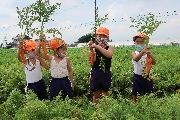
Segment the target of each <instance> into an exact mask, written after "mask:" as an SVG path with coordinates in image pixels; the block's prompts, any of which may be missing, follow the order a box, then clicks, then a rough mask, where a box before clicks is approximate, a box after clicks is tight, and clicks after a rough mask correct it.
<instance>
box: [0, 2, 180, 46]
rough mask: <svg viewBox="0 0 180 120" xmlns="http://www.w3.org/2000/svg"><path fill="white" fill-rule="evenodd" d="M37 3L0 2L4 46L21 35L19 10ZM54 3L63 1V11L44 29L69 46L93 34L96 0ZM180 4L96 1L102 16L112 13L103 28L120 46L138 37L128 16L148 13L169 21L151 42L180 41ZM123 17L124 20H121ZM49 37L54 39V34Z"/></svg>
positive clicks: (0, 40) (37, 24) (0, 38)
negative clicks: (55, 31) (55, 30)
mask: <svg viewBox="0 0 180 120" xmlns="http://www.w3.org/2000/svg"><path fill="white" fill-rule="evenodd" d="M35 1H36V0H1V2H0V43H2V41H3V39H4V37H5V36H6V37H7V39H8V42H11V40H12V37H13V36H16V35H17V34H19V33H21V32H22V30H21V29H20V28H19V27H17V26H16V25H17V23H18V22H19V19H18V17H17V13H16V7H19V8H20V9H22V8H23V7H25V6H28V5H30V4H32V3H33V2H35ZM51 1H53V2H51V3H52V4H53V3H55V2H61V3H62V4H61V9H60V10H58V11H56V14H55V15H54V16H52V18H53V19H54V20H55V21H54V22H53V21H50V22H48V23H46V25H45V28H52V27H56V28H58V29H59V30H60V32H61V33H62V35H63V37H62V38H63V39H64V40H65V41H66V42H67V43H69V44H70V43H73V42H76V41H77V40H78V38H80V37H81V36H83V35H85V34H87V33H90V32H92V30H91V28H92V22H94V0H51ZM179 5H180V1H179V0H97V6H98V8H99V11H100V13H99V15H100V16H103V15H105V14H106V13H109V20H107V22H106V23H104V24H103V25H102V26H104V27H107V28H109V30H110V39H112V40H113V41H115V42H119V41H120V42H121V43H133V42H132V37H133V36H134V35H135V34H137V32H135V30H136V29H135V28H129V26H130V24H131V22H130V19H129V17H134V18H136V16H137V15H138V14H143V15H144V14H148V13H149V12H152V13H153V14H155V15H158V16H159V13H160V16H161V17H158V20H163V21H166V22H167V23H165V24H162V25H160V27H159V28H158V29H157V30H156V31H155V32H154V33H153V35H152V36H151V41H150V42H151V43H164V42H171V41H176V42H178V41H180V7H179ZM74 6H76V7H74ZM174 11H176V12H174ZM167 12H168V13H167ZM175 14H177V15H175ZM164 15H165V16H164ZM167 15H169V16H167ZM122 18H123V20H124V21H122ZM113 19H114V20H113ZM115 21H116V22H115ZM33 27H40V24H39V23H34V24H33ZM60 28H61V29H60ZM47 36H48V37H51V38H52V35H47ZM35 38H36V36H34V37H33V39H35ZM127 40H129V41H127Z"/></svg>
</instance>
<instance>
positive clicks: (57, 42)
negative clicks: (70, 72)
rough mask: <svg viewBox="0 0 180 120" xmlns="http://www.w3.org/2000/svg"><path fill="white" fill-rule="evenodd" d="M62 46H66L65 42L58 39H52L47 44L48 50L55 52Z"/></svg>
mask: <svg viewBox="0 0 180 120" xmlns="http://www.w3.org/2000/svg"><path fill="white" fill-rule="evenodd" d="M62 45H66V43H65V41H64V40H62V39H59V38H55V39H52V40H51V41H50V43H49V46H50V49H51V50H53V51H55V50H56V49H57V48H59V47H61V46H62Z"/></svg>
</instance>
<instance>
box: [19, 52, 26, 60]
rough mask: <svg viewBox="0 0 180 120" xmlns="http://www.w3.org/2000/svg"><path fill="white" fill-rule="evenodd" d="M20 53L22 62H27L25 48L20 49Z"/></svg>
mask: <svg viewBox="0 0 180 120" xmlns="http://www.w3.org/2000/svg"><path fill="white" fill-rule="evenodd" d="M19 54H20V57H21V61H22V63H24V64H26V60H25V57H24V50H23V49H20V50H19Z"/></svg>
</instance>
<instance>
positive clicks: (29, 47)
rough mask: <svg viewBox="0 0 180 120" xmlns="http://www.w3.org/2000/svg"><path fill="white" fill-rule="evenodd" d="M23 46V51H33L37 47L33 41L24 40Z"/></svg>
mask: <svg viewBox="0 0 180 120" xmlns="http://www.w3.org/2000/svg"><path fill="white" fill-rule="evenodd" d="M23 46H24V49H25V50H35V49H36V46H37V45H36V42H35V41H34V40H26V41H25V42H24V44H23Z"/></svg>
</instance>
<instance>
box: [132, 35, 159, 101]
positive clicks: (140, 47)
mask: <svg viewBox="0 0 180 120" xmlns="http://www.w3.org/2000/svg"><path fill="white" fill-rule="evenodd" d="M145 37H146V34H144V33H140V34H138V35H136V36H134V37H133V41H134V44H135V47H136V51H135V52H132V54H131V55H132V61H133V64H134V76H133V79H132V99H133V102H137V100H136V99H137V93H139V94H141V95H142V94H146V93H151V92H153V91H154V88H153V82H152V81H148V80H147V78H143V76H142V69H143V68H144V66H145V63H146V57H150V58H151V59H152V65H155V64H156V60H155V58H154V56H153V54H152V52H151V51H150V48H149V47H146V45H145V41H144V38H145Z"/></svg>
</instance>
